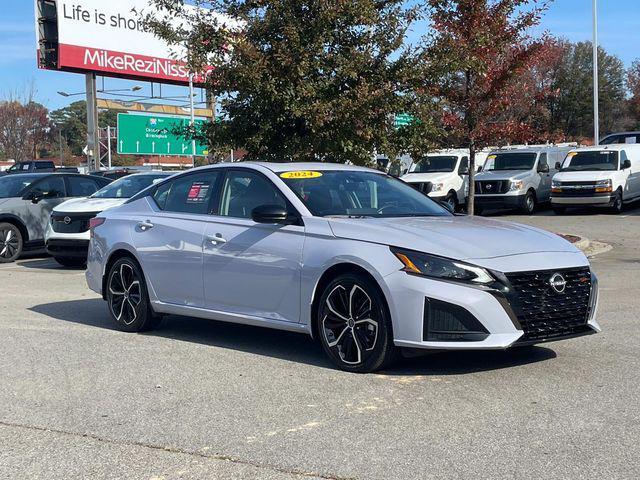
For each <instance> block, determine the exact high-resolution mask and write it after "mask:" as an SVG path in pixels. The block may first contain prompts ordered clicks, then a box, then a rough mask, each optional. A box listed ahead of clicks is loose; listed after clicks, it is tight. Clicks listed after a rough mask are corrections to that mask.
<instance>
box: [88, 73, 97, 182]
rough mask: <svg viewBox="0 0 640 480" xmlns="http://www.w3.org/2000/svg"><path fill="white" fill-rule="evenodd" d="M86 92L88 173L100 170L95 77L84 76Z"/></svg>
mask: <svg viewBox="0 0 640 480" xmlns="http://www.w3.org/2000/svg"><path fill="white" fill-rule="evenodd" d="M85 77H86V91H87V166H88V167H89V171H90V172H95V171H97V170H100V143H99V139H98V132H99V130H98V88H97V85H96V76H95V74H93V73H88V74H86V76H85Z"/></svg>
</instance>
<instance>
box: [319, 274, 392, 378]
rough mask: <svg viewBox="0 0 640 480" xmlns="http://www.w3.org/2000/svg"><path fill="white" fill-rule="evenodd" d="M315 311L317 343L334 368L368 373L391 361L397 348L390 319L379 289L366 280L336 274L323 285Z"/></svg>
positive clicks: (361, 277) (352, 275) (351, 275)
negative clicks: (320, 344) (319, 343)
mask: <svg viewBox="0 0 640 480" xmlns="http://www.w3.org/2000/svg"><path fill="white" fill-rule="evenodd" d="M317 310H318V316H317V319H316V320H317V322H318V323H317V327H318V329H317V331H318V334H319V337H320V342H321V343H322V347H323V348H324V350H325V352H326V353H327V355H328V356H329V358H330V359H331V361H332V362H333V363H334V364H335V365H336V366H337V367H338V368H340V369H342V370H345V371H350V372H358V373H368V372H373V371H376V370H379V369H381V368H384V367H385V366H387V365H389V364H390V363H391V361H393V359H394V357H395V354H396V352H397V349H396V347H395V346H394V344H393V334H392V329H391V321H390V318H389V315H388V313H387V308H386V304H385V301H384V298H383V297H382V294H381V292H380V290H379V288H378V287H377V285H374V284H373V282H371V281H370V280H369V279H367V278H366V277H364V276H361V275H355V274H344V275H340V276H339V277H338V278H336V279H335V280H334V281H333V282H331V283H330V284H329V285H328V286H327V287H326V288H325V290H324V292H323V294H322V296H321V298H320V303H319V305H318V309H317Z"/></svg>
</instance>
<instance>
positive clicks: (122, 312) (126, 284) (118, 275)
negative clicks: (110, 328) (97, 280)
mask: <svg viewBox="0 0 640 480" xmlns="http://www.w3.org/2000/svg"><path fill="white" fill-rule="evenodd" d="M108 275H109V276H108V277H107V303H108V304H109V312H110V313H111V317H112V318H113V319H114V320H115V322H116V325H117V326H118V328H119V329H120V330H123V331H125V332H142V331H146V330H150V329H152V328H154V327H155V326H157V324H158V323H159V320H160V317H157V316H156V315H154V313H153V310H152V309H151V306H150V305H149V297H148V294H147V287H146V285H145V282H144V276H143V274H142V271H141V269H140V267H139V266H138V264H137V263H136V262H135V261H133V260H132V259H130V258H121V259H120V260H118V261H117V262H115V263H114V264H113V266H112V267H111V269H110V270H109V274H108Z"/></svg>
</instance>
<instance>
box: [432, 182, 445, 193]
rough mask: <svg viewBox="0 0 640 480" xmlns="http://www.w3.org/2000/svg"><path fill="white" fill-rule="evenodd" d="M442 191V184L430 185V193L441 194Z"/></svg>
mask: <svg viewBox="0 0 640 480" xmlns="http://www.w3.org/2000/svg"><path fill="white" fill-rule="evenodd" d="M442 190H444V183H434V184H432V185H431V191H432V192H441V191H442Z"/></svg>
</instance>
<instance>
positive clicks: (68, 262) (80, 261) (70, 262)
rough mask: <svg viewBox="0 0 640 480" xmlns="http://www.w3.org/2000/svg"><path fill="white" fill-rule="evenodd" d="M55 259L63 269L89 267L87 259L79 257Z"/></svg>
mask: <svg viewBox="0 0 640 480" xmlns="http://www.w3.org/2000/svg"><path fill="white" fill-rule="evenodd" d="M53 259H54V260H55V261H56V262H58V263H59V264H60V265H62V266H63V267H69V268H79V267H84V266H86V265H87V259H86V258H78V257H53Z"/></svg>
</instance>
